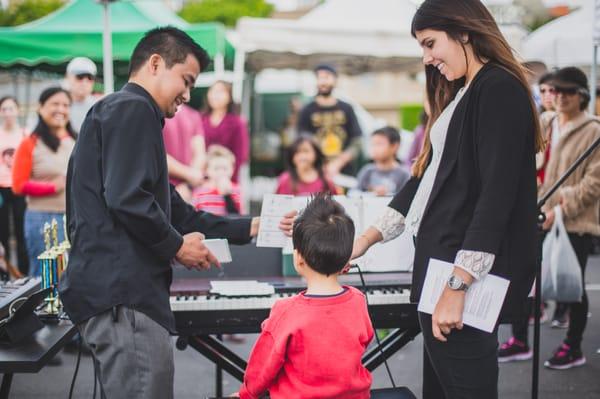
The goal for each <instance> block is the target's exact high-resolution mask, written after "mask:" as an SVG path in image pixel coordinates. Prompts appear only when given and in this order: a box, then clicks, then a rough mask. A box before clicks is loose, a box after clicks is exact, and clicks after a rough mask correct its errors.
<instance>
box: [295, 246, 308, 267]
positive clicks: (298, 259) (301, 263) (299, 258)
mask: <svg viewBox="0 0 600 399" xmlns="http://www.w3.org/2000/svg"><path fill="white" fill-rule="evenodd" d="M294 263H295V264H296V265H297V266H298V267H305V266H306V261H305V260H304V257H303V256H302V255H300V252H298V250H297V249H294Z"/></svg>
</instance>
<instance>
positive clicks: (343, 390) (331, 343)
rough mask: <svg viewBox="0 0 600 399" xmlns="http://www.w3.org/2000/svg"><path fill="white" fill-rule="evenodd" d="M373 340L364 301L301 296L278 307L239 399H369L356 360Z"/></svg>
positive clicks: (352, 292) (351, 293)
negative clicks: (267, 396)
mask: <svg viewBox="0 0 600 399" xmlns="http://www.w3.org/2000/svg"><path fill="white" fill-rule="evenodd" d="M372 338H373V327H372V326H371V320H370V319H369V314H368V312H367V306H366V303H365V298H364V295H363V294H362V293H361V292H360V291H359V290H357V289H355V288H352V287H347V290H346V291H345V292H344V293H342V294H340V295H337V296H330V297H309V296H305V295H304V293H302V294H299V295H296V296H295V297H292V298H288V299H283V300H280V301H278V302H277V303H276V304H275V306H273V309H271V315H270V316H269V318H268V319H267V320H265V321H264V322H263V325H262V333H261V334H260V336H259V338H258V341H256V344H255V345H254V348H253V349H252V354H251V355H250V360H249V362H248V367H247V368H246V374H245V376H244V383H243V385H242V388H241V389H240V398H242V399H246V398H252V399H254V398H258V397H259V396H260V395H262V394H263V393H265V392H266V391H267V390H268V391H269V393H270V396H271V398H272V399H296V398H298V399H311V398H315V399H316V398H319V399H327V398H332V399H333V398H338V399H339V398H345V399H363V398H369V389H370V386H371V374H370V373H369V371H368V370H367V369H366V368H365V367H363V365H362V363H361V357H362V355H363V353H364V351H365V348H366V347H367V345H368V344H369V342H370V341H371V339H372Z"/></svg>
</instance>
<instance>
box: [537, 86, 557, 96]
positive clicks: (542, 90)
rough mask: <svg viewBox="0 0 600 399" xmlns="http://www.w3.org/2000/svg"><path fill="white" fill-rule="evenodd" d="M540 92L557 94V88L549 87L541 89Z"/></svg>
mask: <svg viewBox="0 0 600 399" xmlns="http://www.w3.org/2000/svg"><path fill="white" fill-rule="evenodd" d="M540 93H542V94H546V93H548V94H556V90H555V89H554V87H548V88H543V89H540Z"/></svg>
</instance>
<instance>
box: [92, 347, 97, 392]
mask: <svg viewBox="0 0 600 399" xmlns="http://www.w3.org/2000/svg"><path fill="white" fill-rule="evenodd" d="M92 365H93V366H94V398H93V399H96V385H97V383H98V375H97V373H96V360H95V358H94V356H92Z"/></svg>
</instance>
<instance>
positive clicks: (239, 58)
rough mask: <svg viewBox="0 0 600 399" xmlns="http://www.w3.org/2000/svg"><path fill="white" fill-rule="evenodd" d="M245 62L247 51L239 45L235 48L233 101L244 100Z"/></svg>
mask: <svg viewBox="0 0 600 399" xmlns="http://www.w3.org/2000/svg"><path fill="white" fill-rule="evenodd" d="M245 63H246V52H245V51H244V49H243V48H242V47H241V46H239V47H237V48H236V49H235V58H234V61H233V101H234V102H235V103H237V104H240V103H241V102H242V91H243V86H244V64H245Z"/></svg>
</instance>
